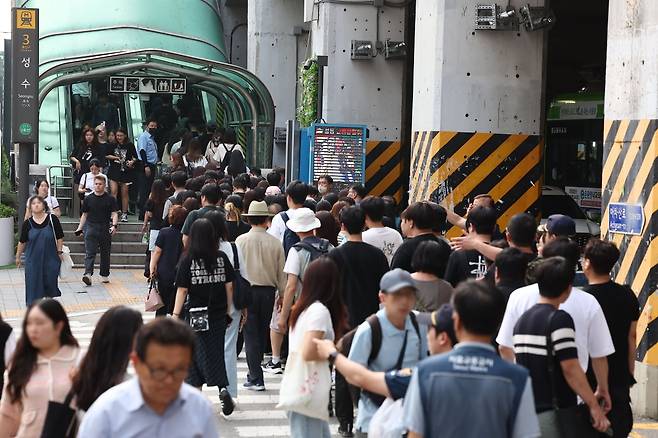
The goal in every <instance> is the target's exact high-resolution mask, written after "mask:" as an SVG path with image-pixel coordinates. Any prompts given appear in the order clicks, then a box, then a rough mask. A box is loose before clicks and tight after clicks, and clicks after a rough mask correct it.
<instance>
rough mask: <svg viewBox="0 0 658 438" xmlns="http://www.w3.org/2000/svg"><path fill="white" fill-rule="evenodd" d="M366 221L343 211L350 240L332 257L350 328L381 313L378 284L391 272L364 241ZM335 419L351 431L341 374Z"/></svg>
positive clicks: (354, 210)
mask: <svg viewBox="0 0 658 438" xmlns="http://www.w3.org/2000/svg"><path fill="white" fill-rule="evenodd" d="M365 221H366V215H365V213H364V212H363V210H362V209H361V208H360V207H356V206H352V207H346V208H343V209H342V210H341V212H340V222H341V229H342V231H343V232H344V233H347V239H348V240H347V242H345V243H344V244H342V245H341V246H339V247H338V248H336V249H334V250H333V251H331V252H330V253H329V257H330V258H331V259H332V260H333V261H334V262H336V264H337V265H338V268H339V270H340V272H341V273H342V283H341V285H342V288H341V289H342V291H343V300H344V302H345V304H346V305H347V309H348V313H349V324H350V327H351V328H353V327H357V326H358V325H359V324H361V323H362V322H363V321H365V320H366V318H367V317H368V316H370V315H372V314H373V313H376V312H377V311H378V310H379V282H380V280H381V279H382V277H383V276H384V274H385V273H386V272H388V259H387V258H386V256H385V255H384V253H383V252H382V251H381V250H380V249H379V248H375V247H374V246H372V245H370V244H368V243H365V242H363V240H362V239H361V233H362V232H363V228H364V226H365ZM336 417H337V418H338V421H339V422H340V431H341V432H349V431H350V430H351V429H352V424H353V421H354V409H353V406H352V400H351V398H350V393H349V390H348V386H347V381H346V380H345V378H344V377H343V376H342V375H341V374H340V373H336Z"/></svg>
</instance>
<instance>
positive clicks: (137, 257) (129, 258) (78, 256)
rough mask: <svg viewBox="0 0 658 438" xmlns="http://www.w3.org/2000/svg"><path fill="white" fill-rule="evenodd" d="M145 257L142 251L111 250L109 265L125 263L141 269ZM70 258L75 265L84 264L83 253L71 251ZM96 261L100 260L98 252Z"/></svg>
mask: <svg viewBox="0 0 658 438" xmlns="http://www.w3.org/2000/svg"><path fill="white" fill-rule="evenodd" d="M145 257H146V256H145V255H144V253H141V254H139V253H126V254H118V253H114V252H113V253H112V254H110V265H127V266H134V267H138V268H140V267H141V268H142V269H143V268H144V261H145V260H146V259H145ZM71 259H73V263H74V264H75V265H76V266H84V264H85V255H84V253H79V252H71ZM96 262H100V254H96Z"/></svg>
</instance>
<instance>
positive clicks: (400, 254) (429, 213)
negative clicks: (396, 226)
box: [391, 201, 446, 272]
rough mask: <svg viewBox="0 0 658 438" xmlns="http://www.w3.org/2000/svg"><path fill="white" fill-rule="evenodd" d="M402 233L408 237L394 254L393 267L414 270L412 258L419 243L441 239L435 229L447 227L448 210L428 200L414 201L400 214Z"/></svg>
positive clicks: (408, 270)
mask: <svg viewBox="0 0 658 438" xmlns="http://www.w3.org/2000/svg"><path fill="white" fill-rule="evenodd" d="M400 218H401V219H402V222H401V224H400V225H401V228H402V235H403V236H404V237H406V238H407V240H405V241H404V242H403V243H402V245H400V247H399V248H398V250H397V251H396V252H395V254H394V255H393V259H392V260H391V269H395V268H400V269H404V270H405V271H407V272H413V269H412V268H411V260H412V259H413V256H414V253H415V252H416V249H417V248H418V245H420V244H421V243H423V242H425V241H426V240H433V241H435V242H438V241H439V238H438V237H436V236H435V235H434V229H435V228H436V229H445V221H446V211H445V209H444V208H443V207H441V206H439V205H437V204H434V203H431V202H428V201H422V202H414V203H413V204H411V205H410V206H409V207H407V209H406V210H404V211H403V212H402V214H401V215H400Z"/></svg>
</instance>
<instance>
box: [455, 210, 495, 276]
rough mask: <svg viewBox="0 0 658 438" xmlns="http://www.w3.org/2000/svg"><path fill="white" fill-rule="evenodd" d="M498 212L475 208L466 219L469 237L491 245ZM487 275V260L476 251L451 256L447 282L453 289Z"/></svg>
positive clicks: (466, 251) (457, 252)
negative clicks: (466, 281)
mask: <svg viewBox="0 0 658 438" xmlns="http://www.w3.org/2000/svg"><path fill="white" fill-rule="evenodd" d="M496 220H497V216H496V210H494V209H493V208H491V207H475V208H473V209H472V210H471V211H470V212H469V214H468V219H466V229H467V230H468V234H469V236H471V237H472V238H473V239H475V240H479V241H481V242H485V243H489V242H491V235H492V234H493V231H494V228H495V226H496ZM486 273H487V259H486V258H485V257H484V256H483V255H482V254H480V253H479V252H478V251H477V250H475V249H461V250H458V251H454V252H453V253H452V254H450V258H449V259H448V266H447V267H446V273H445V280H446V281H448V282H450V283H451V284H452V286H453V287H456V286H457V285H458V284H459V283H461V282H462V281H464V280H467V279H469V278H473V279H475V280H480V279H482V278H484V276H485V274H486Z"/></svg>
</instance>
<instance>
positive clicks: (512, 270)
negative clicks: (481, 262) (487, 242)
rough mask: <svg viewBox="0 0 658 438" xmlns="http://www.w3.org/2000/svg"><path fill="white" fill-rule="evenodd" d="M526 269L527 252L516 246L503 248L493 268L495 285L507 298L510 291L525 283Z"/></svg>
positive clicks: (510, 293)
mask: <svg viewBox="0 0 658 438" xmlns="http://www.w3.org/2000/svg"><path fill="white" fill-rule="evenodd" d="M527 269H528V257H527V254H524V253H522V252H521V251H520V250H519V249H518V248H512V247H510V248H505V249H504V250H502V251H501V252H500V254H498V257H496V261H495V262H494V267H493V269H490V271H493V272H494V276H495V281H496V287H497V288H498V290H499V291H501V292H502V293H503V295H504V296H505V301H507V300H508V299H509V296H510V295H512V292H514V291H515V290H517V289H519V288H521V287H523V286H525V285H526V282H525V274H526V270H527Z"/></svg>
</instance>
